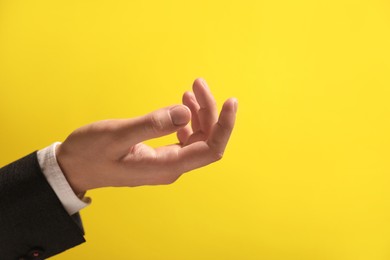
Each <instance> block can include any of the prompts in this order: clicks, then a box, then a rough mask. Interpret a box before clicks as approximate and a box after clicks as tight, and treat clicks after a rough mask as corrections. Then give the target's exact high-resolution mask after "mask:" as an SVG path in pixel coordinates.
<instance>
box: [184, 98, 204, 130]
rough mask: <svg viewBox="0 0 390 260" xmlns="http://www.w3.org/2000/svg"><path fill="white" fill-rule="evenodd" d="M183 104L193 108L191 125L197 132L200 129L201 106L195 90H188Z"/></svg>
mask: <svg viewBox="0 0 390 260" xmlns="http://www.w3.org/2000/svg"><path fill="white" fill-rule="evenodd" d="M182 100H183V105H185V106H187V107H188V108H189V109H190V110H191V115H192V116H191V126H192V131H193V132H197V131H199V130H200V123H199V116H198V111H199V109H200V106H199V104H198V101H196V97H195V95H194V93H193V92H191V91H187V92H185V93H184V95H183V99H182Z"/></svg>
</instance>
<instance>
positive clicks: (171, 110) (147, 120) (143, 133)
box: [124, 105, 191, 144]
mask: <svg viewBox="0 0 390 260" xmlns="http://www.w3.org/2000/svg"><path fill="white" fill-rule="evenodd" d="M190 120H191V111H190V109H189V108H188V107H186V106H184V105H177V106H170V107H165V108H162V109H159V110H156V111H154V112H151V113H149V114H147V115H144V116H141V117H137V118H133V119H127V120H126V123H125V124H124V128H125V131H126V135H127V137H128V138H126V139H128V140H129V141H131V143H133V144H136V143H139V142H142V141H144V140H148V139H152V138H156V137H161V136H164V135H168V134H171V133H174V132H176V131H177V130H179V129H180V128H182V127H184V126H186V125H187V124H188V122H189V121H190Z"/></svg>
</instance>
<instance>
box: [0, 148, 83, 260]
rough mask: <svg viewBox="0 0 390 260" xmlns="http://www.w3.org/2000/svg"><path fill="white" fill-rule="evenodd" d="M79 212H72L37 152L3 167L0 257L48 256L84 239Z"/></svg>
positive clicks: (0, 184) (1, 171)
mask: <svg viewBox="0 0 390 260" xmlns="http://www.w3.org/2000/svg"><path fill="white" fill-rule="evenodd" d="M83 235H84V232H83V229H82V225H81V220H80V216H79V215H78V214H75V215H73V216H69V214H68V213H67V212H66V210H65V209H64V207H63V206H62V204H61V202H60V201H59V199H58V198H57V195H56V194H55V193H54V191H53V190H52V188H51V187H50V185H49V183H48V182H47V181H46V178H45V176H44V175H43V174H42V172H41V169H40V167H39V163H38V159H37V153H36V152H34V153H32V154H30V155H28V156H26V157H24V158H22V159H20V160H18V161H16V162H14V163H11V164H9V165H7V166H5V167H3V168H1V169H0V259H4V260H13V259H37V260H38V259H45V258H48V257H50V256H52V255H55V254H58V253H60V252H62V251H65V250H67V249H69V248H71V247H74V246H76V245H79V244H81V243H83V242H85V240H84V236H83Z"/></svg>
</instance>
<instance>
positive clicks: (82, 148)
mask: <svg viewBox="0 0 390 260" xmlns="http://www.w3.org/2000/svg"><path fill="white" fill-rule="evenodd" d="M236 112H237V100H236V99H234V98H231V99H228V100H227V101H226V102H225V103H224V105H223V108H222V111H221V113H220V115H219V118H218V111H217V107H216V102H215V100H214V97H213V96H212V94H211V92H210V90H209V88H208V87H207V84H206V82H205V81H204V80H203V79H197V80H195V82H194V84H193V92H186V93H184V95H183V105H176V106H170V107H166V108H162V109H159V110H157V111H154V112H152V113H150V114H147V115H145V116H141V117H137V118H132V119H116V120H104V121H99V122H95V123H92V124H89V125H86V126H83V127H81V128H79V129H77V130H75V131H74V132H73V133H72V134H70V135H69V136H68V138H67V139H66V140H65V141H64V143H62V144H61V145H59V146H58V148H57V160H58V163H59V165H60V167H61V169H62V171H63V172H64V174H65V177H66V178H67V180H68V182H69V183H70V185H71V186H72V188H73V190H74V191H75V193H76V194H79V193H83V192H85V191H87V190H90V189H94V188H99V187H106V186H129V187H133V186H140V185H157V184H170V183H173V182H174V181H175V180H177V179H178V178H179V177H180V176H181V175H182V174H183V173H185V172H188V171H190V170H193V169H196V168H200V167H202V166H205V165H208V164H210V163H213V162H215V161H218V160H219V159H221V158H222V155H223V153H224V150H225V147H226V145H227V143H228V140H229V137H230V134H231V132H232V130H233V127H234V122H235V118H236ZM190 120H191V125H189V124H188V123H189V122H190ZM174 132H177V137H178V139H179V144H173V145H168V146H163V147H158V148H152V147H150V146H147V145H145V144H143V143H142V141H145V140H148V139H152V138H156V137H161V136H164V135H168V134H171V133H174Z"/></svg>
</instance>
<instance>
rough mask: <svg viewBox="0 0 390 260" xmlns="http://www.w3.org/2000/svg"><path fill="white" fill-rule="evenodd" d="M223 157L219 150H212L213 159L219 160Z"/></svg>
mask: <svg viewBox="0 0 390 260" xmlns="http://www.w3.org/2000/svg"><path fill="white" fill-rule="evenodd" d="M222 158H223V153H221V152H213V159H214V161H219V160H221V159H222Z"/></svg>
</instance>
